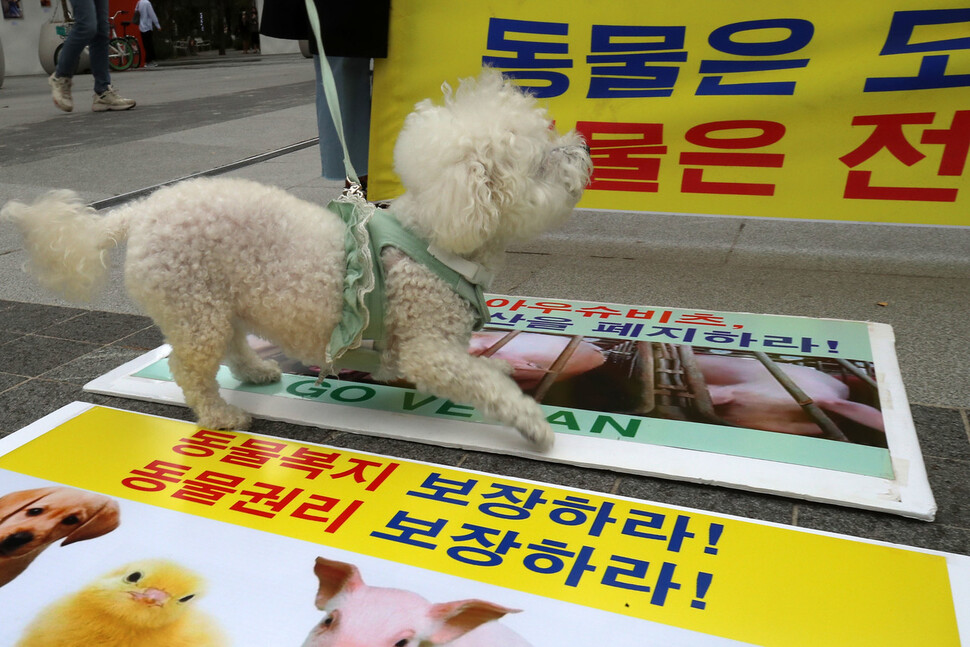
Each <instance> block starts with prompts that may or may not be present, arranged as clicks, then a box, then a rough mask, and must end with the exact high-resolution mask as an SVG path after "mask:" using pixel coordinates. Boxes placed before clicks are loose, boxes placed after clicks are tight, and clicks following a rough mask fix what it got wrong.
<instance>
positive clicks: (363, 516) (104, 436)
mask: <svg viewBox="0 0 970 647" xmlns="http://www.w3.org/2000/svg"><path fill="white" fill-rule="evenodd" d="M2 470H7V471H9V472H16V473H20V474H24V475H29V476H31V477H36V478H41V479H47V480H50V481H55V482H58V483H63V484H66V485H69V486H73V487H77V488H83V489H87V490H93V491H95V492H100V493H102V494H106V495H108V496H112V497H118V498H120V499H124V500H128V501H134V502H138V503H141V504H148V505H149V506H155V507H158V508H164V509H167V510H172V511H177V512H181V513H187V514H189V515H194V516H200V517H204V518H206V519H209V520H212V521H214V522H222V523H225V524H232V525H235V526H243V527H246V528H250V529H254V530H258V531H263V532H265V533H272V534H275V535H281V536H285V537H289V538H293V539H298V540H303V541H308V542H314V543H317V544H321V545H325V546H330V547H333V548H336V549H341V550H347V551H353V552H356V553H359V554H363V555H368V556H371V557H378V558H382V559H385V560H391V561H394V562H399V563H401V564H407V565H410V566H417V567H420V568H424V569H429V570H432V571H436V572H439V573H445V574H449V575H453V576H457V577H462V578H468V579H472V580H476V581H479V582H485V583H489V584H493V585H498V586H502V587H507V588H511V589H515V590H518V591H523V592H526V593H529V594H534V595H538V596H543V597H545V598H549V599H552V600H559V601H563V602H568V603H572V604H577V605H582V606H584V607H590V608H594V609H599V610H602V611H605V612H610V613H615V614H621V615H623V616H628V617H633V618H638V619H642V620H645V621H650V622H655V623H661V624H664V625H670V626H674V627H681V628H685V629H689V630H691V631H694V632H699V633H703V634H707V635H710V636H718V637H722V638H728V639H732V640H737V641H744V642H746V643H752V644H758V645H854V646H856V645H880V646H883V647H885V646H891V645H900V646H902V645H906V646H909V645H914V644H927V645H934V646H939V647H943V646H947V645H954V646H955V645H959V644H960V636H959V628H958V624H957V612H956V609H957V608H960V606H955V605H962V607H963V608H964V610H965V605H966V604H967V602H966V600H961V601H959V602H955V597H956V596H957V593H955V591H954V589H953V588H952V587H951V582H950V575H949V570H948V560H949V559H950V557H952V558H953V559H963V558H959V557H958V556H950V557H948V556H945V555H941V554H929V553H924V552H920V551H916V550H909V549H905V548H903V547H898V546H884V545H876V544H872V543H868V542H863V541H857V540H852V539H849V538H844V537H835V536H825V535H820V534H814V533H809V532H804V531H798V530H794V529H791V528H787V527H780V526H773V525H769V524H765V523H759V522H751V521H746V520H741V519H737V518H730V517H723V516H719V515H714V514H708V513H701V512H697V511H691V510H682V509H675V508H669V507H664V506H660V505H655V504H652V503H648V502H644V501H637V500H632V499H625V498H620V497H613V496H607V495H601V494H597V493H593V492H585V491H581V490H573V489H567V488H561V487H556V486H552V485H546V484H541V483H534V482H528V481H520V480H517V479H514V478H508V477H498V476H492V475H488V474H482V473H476V472H470V471H465V470H461V469H452V468H445V467H439V466H434V465H428V464H423V463H417V462H410V461H404V460H398V459H393V458H388V457H384V456H376V455H370V454H361V453H356V452H352V451H347V450H343V449H337V448H332V447H326V446H321V445H313V444H308V443H298V442H294V441H287V440H282V439H279V438H273V437H263V436H255V435H251V434H246V433H240V432H222V431H219V432H217V431H209V430H204V429H198V428H196V427H195V426H194V425H192V424H189V423H185V422H181V421H174V420H168V419H164V418H154V417H149V416H144V415H140V414H135V413H130V412H125V411H119V410H114V409H105V408H100V407H92V408H90V409H88V410H86V411H83V412H81V413H80V414H79V415H77V416H75V417H73V418H70V419H68V420H66V421H65V422H63V423H61V424H59V425H57V426H55V427H53V428H52V429H50V430H49V431H47V432H46V433H43V434H40V435H38V436H37V437H36V438H34V439H33V440H30V441H29V442H26V443H24V444H21V445H20V446H19V447H17V448H15V449H13V450H12V451H10V452H8V453H6V454H5V455H3V456H2V457H0V471H2Z"/></svg>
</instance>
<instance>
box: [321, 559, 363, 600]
mask: <svg viewBox="0 0 970 647" xmlns="http://www.w3.org/2000/svg"><path fill="white" fill-rule="evenodd" d="M313 572H314V573H315V574H316V576H317V579H318V580H319V581H320V587H319V588H318V589H317V599H316V605H317V608H318V609H320V610H321V611H322V610H323V609H325V608H326V606H327V603H328V602H330V600H332V599H333V598H334V597H335V596H337V595H339V594H340V593H343V592H348V593H349V592H351V591H354V590H356V589H359V588H361V587H363V586H364V580H363V578H361V576H360V571H358V570H357V567H356V566H354V565H353V564H347V563H345V562H337V561H334V560H332V559H325V558H323V557H317V561H316V563H315V564H314V565H313Z"/></svg>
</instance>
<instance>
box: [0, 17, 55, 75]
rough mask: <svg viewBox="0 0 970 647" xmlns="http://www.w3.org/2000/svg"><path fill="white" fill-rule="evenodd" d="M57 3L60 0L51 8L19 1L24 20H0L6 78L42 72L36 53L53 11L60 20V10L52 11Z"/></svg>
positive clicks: (0, 37)
mask: <svg viewBox="0 0 970 647" xmlns="http://www.w3.org/2000/svg"><path fill="white" fill-rule="evenodd" d="M59 4H60V2H59V0H53V1H52V2H51V5H52V6H50V7H41V6H40V2H22V3H21V6H22V7H23V11H24V17H23V19H17V20H4V19H3V18H2V17H0V43H2V44H3V54H4V62H5V64H6V75H7V76H22V75H24V74H43V73H44V68H43V67H41V65H40V56H39V55H38V53H37V48H38V45H39V43H40V28H41V25H43V24H44V23H45V22H47V21H49V20H50V19H51V18H52V17H53V16H54V12H55V11H56V12H57V15H58V18H60V13H61V11H60V9H59V8H57V9H55V7H57V5H59Z"/></svg>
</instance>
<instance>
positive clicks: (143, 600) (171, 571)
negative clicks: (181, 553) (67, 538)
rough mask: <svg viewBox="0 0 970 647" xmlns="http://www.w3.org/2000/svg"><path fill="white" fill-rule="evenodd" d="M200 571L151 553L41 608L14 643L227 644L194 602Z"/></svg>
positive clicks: (83, 646) (22, 646)
mask: <svg viewBox="0 0 970 647" xmlns="http://www.w3.org/2000/svg"><path fill="white" fill-rule="evenodd" d="M203 592H204V581H203V579H202V577H201V576H199V575H198V574H196V573H193V572H192V571H190V570H188V569H186V568H184V567H182V566H181V565H179V564H176V563H175V562H171V561H168V560H161V559H150V560H144V561H138V562H133V563H131V564H127V565H125V566H123V567H122V568H119V569H117V570H114V571H111V572H110V573H108V574H106V575H104V576H103V577H101V578H99V579H97V580H95V581H94V582H92V583H91V584H90V585H88V586H86V587H84V588H83V589H81V590H80V591H77V592H76V593H72V594H70V595H68V596H66V597H64V598H62V599H61V600H59V601H57V602H55V603H53V604H52V605H50V606H48V607H47V608H46V609H44V610H43V611H41V613H40V614H39V615H38V617H37V618H35V619H34V621H33V622H32V623H31V624H30V626H28V627H27V629H26V630H25V632H24V635H23V637H22V638H21V639H20V641H19V642H18V643H17V646H16V647H93V646H97V647H223V646H225V645H227V644H228V643H227V642H226V640H225V639H224V638H223V635H222V632H221V631H220V630H219V629H218V627H217V626H216V625H215V624H214V622H213V621H212V620H210V619H209V617H208V616H206V615H205V614H204V613H202V612H201V611H199V610H198V609H195V608H194V604H193V603H195V602H196V601H197V600H198V598H199V597H200V596H201V595H202V593H203Z"/></svg>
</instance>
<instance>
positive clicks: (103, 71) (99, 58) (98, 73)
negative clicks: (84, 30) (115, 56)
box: [89, 0, 111, 94]
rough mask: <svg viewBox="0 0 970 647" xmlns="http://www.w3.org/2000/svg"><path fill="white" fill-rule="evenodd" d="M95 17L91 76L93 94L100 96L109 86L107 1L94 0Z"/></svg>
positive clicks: (109, 35)
mask: <svg viewBox="0 0 970 647" xmlns="http://www.w3.org/2000/svg"><path fill="white" fill-rule="evenodd" d="M94 7H95V11H96V17H97V32H96V33H95V35H94V38H93V39H92V40H91V45H90V46H89V51H90V52H91V74H92V75H93V76H94V93H95V94H101V93H103V92H104V91H106V90H107V89H108V86H110V85H111V71H110V69H109V68H108V41H109V40H111V26H110V25H109V24H108V18H109V15H110V14H109V13H108V0H94Z"/></svg>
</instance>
